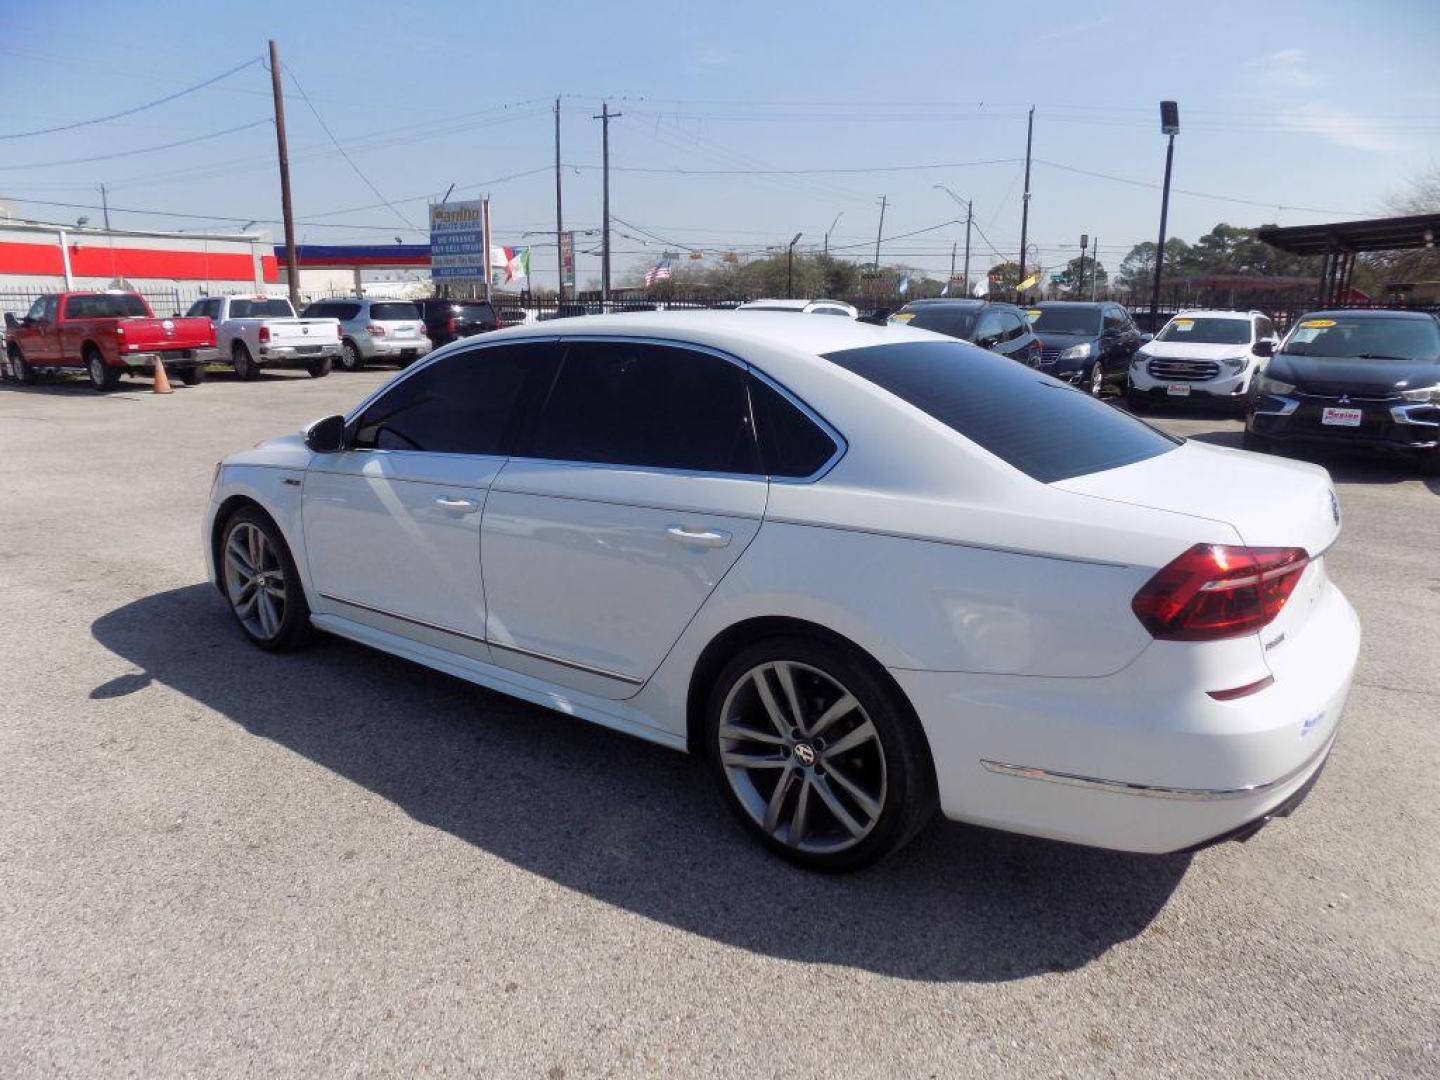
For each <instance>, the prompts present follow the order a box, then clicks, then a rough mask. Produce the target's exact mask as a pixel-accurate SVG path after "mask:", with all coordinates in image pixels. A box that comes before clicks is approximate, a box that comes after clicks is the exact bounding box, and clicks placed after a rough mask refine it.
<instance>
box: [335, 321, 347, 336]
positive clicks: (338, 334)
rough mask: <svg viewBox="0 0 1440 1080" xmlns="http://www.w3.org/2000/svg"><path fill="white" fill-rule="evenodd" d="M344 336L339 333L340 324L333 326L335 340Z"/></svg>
mask: <svg viewBox="0 0 1440 1080" xmlns="http://www.w3.org/2000/svg"><path fill="white" fill-rule="evenodd" d="M344 336H345V335H344V334H342V333H341V332H340V324H339V323H338V322H337V323H336V324H335V337H336V338H337V339H339V338H342V337H344Z"/></svg>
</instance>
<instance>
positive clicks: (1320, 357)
mask: <svg viewBox="0 0 1440 1080" xmlns="http://www.w3.org/2000/svg"><path fill="white" fill-rule="evenodd" d="M1255 391H1256V400H1255V405H1254V407H1253V408H1252V409H1251V411H1250V414H1249V416H1248V417H1247V418H1246V420H1245V446H1246V449H1249V450H1262V451H1263V450H1269V449H1273V448H1274V447H1275V446H1277V445H1280V444H1288V443H1312V444H1314V443H1328V444H1330V445H1338V446H1355V447H1368V448H1371V449H1377V450H1395V451H1402V452H1404V453H1407V454H1411V455H1414V456H1415V457H1416V458H1418V459H1419V461H1420V463H1421V467H1422V469H1423V470H1424V471H1425V473H1426V474H1427V475H1431V476H1440V320H1437V319H1436V317H1435V316H1434V315H1430V314H1427V313H1425V312H1419V311H1381V310H1367V311H1316V312H1312V313H1310V314H1309V315H1306V316H1305V317H1304V318H1303V319H1300V320H1299V321H1298V322H1297V323H1296V324H1295V326H1294V328H1293V329H1291V331H1290V333H1289V334H1288V335H1287V336H1286V338H1285V341H1284V342H1283V343H1282V344H1281V346H1280V348H1279V349H1278V350H1277V351H1276V353H1275V355H1274V356H1272V357H1271V358H1270V360H1269V362H1267V363H1266V365H1265V369H1264V371H1263V372H1261V374H1260V377H1259V379H1258V380H1257V381H1256V387H1255Z"/></svg>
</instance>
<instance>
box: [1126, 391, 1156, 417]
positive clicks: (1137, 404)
mask: <svg viewBox="0 0 1440 1080" xmlns="http://www.w3.org/2000/svg"><path fill="white" fill-rule="evenodd" d="M1125 407H1126V408H1127V409H1129V410H1130V411H1131V412H1132V413H1143V412H1144V411H1145V410H1146V409H1148V408H1149V407H1150V398H1149V395H1147V394H1141V393H1138V392H1137V391H1135V390H1129V391H1127V392H1126V394H1125Z"/></svg>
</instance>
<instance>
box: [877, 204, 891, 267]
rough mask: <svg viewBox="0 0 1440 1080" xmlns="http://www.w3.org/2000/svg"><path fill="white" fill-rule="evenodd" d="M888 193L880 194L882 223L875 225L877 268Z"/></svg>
mask: <svg viewBox="0 0 1440 1080" xmlns="http://www.w3.org/2000/svg"><path fill="white" fill-rule="evenodd" d="M889 198H890V197H889V196H888V195H881V196H880V224H879V225H877V226H875V269H876V270H879V269H880V234H881V233H883V232H884V231H885V204H886V202H888V201H889Z"/></svg>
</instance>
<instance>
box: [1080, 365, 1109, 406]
mask: <svg viewBox="0 0 1440 1080" xmlns="http://www.w3.org/2000/svg"><path fill="white" fill-rule="evenodd" d="M1085 389H1086V390H1088V391H1089V392H1090V396H1091V397H1095V398H1098V397H1100V396H1101V395H1102V394H1104V393H1105V369H1104V368H1103V367H1101V366H1100V363H1099V361H1096V362H1095V363H1094V364H1092V365H1091V366H1090V373H1089V374H1088V375H1087V376H1086V377H1085Z"/></svg>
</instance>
